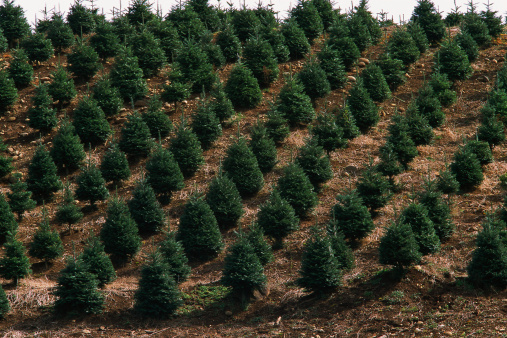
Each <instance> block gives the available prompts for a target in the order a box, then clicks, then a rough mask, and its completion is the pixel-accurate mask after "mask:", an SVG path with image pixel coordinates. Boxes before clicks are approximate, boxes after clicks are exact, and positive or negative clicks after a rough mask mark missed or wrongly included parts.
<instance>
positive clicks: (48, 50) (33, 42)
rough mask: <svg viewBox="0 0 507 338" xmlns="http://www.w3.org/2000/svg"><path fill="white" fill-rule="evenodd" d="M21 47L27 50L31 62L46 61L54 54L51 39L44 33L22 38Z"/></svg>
mask: <svg viewBox="0 0 507 338" xmlns="http://www.w3.org/2000/svg"><path fill="white" fill-rule="evenodd" d="M21 48H23V49H24V50H25V51H26V54H27V56H28V59H29V60H30V62H45V61H47V60H49V59H50V58H51V57H52V56H53V52H54V50H53V46H52V45H51V40H49V39H46V38H45V36H44V34H43V33H35V34H30V35H27V36H25V37H24V38H23V39H22V40H21Z"/></svg>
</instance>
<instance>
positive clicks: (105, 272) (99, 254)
mask: <svg viewBox="0 0 507 338" xmlns="http://www.w3.org/2000/svg"><path fill="white" fill-rule="evenodd" d="M78 260H79V261H81V262H82V264H83V265H84V268H85V270H86V271H87V272H89V273H92V274H94V275H95V276H96V278H97V280H98V281H99V287H103V286H104V285H106V284H109V283H111V282H113V281H114V280H115V279H116V272H115V271H114V267H113V263H112V262H111V259H110V258H109V256H108V255H106V253H105V252H104V245H103V244H102V243H101V242H100V239H99V237H97V236H95V235H94V233H93V232H92V233H91V235H90V237H88V239H87V240H86V246H85V248H84V250H83V252H82V253H81V254H80V255H79V257H78Z"/></svg>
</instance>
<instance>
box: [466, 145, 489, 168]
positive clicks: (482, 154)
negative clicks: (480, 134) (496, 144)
mask: <svg viewBox="0 0 507 338" xmlns="http://www.w3.org/2000/svg"><path fill="white" fill-rule="evenodd" d="M464 147H465V148H468V149H469V150H470V151H471V152H472V153H474V154H475V155H476V156H477V159H478V160H479V163H480V164H481V165H486V164H488V163H491V162H493V154H492V153H491V149H490V147H489V143H488V142H486V141H479V140H471V141H468V142H467V143H466V144H465V146H464Z"/></svg>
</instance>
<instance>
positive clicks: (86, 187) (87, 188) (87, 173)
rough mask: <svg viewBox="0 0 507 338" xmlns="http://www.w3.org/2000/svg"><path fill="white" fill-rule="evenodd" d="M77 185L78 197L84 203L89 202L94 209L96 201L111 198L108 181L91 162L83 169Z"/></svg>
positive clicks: (77, 179)
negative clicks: (107, 185)
mask: <svg viewBox="0 0 507 338" xmlns="http://www.w3.org/2000/svg"><path fill="white" fill-rule="evenodd" d="M76 183H77V188H76V197H77V198H78V199H79V200H82V201H89V202H90V205H91V206H92V208H93V207H95V202H96V201H104V200H106V199H107V198H108V197H109V192H108V190H107V188H106V180H104V178H103V177H102V174H101V172H100V169H99V168H97V166H96V165H95V164H94V163H91V161H90V162H89V163H88V165H87V166H86V167H84V168H82V169H81V173H80V174H79V176H78V177H77V178H76Z"/></svg>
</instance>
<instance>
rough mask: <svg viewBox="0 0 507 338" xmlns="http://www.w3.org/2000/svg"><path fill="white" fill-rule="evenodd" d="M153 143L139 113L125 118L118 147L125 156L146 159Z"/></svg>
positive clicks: (148, 129)
mask: <svg viewBox="0 0 507 338" xmlns="http://www.w3.org/2000/svg"><path fill="white" fill-rule="evenodd" d="M153 145H154V142H153V139H152V138H151V133H150V128H148V125H147V124H146V123H145V122H144V121H143V118H142V116H141V114H140V113H139V112H136V111H135V112H134V113H133V114H130V115H129V116H127V121H126V122H125V123H124V124H123V128H122V130H121V137H120V141H119V142H118V146H119V147H120V150H121V151H123V152H124V153H125V154H127V156H131V157H146V156H148V154H149V153H150V151H151V149H152V148H153Z"/></svg>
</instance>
